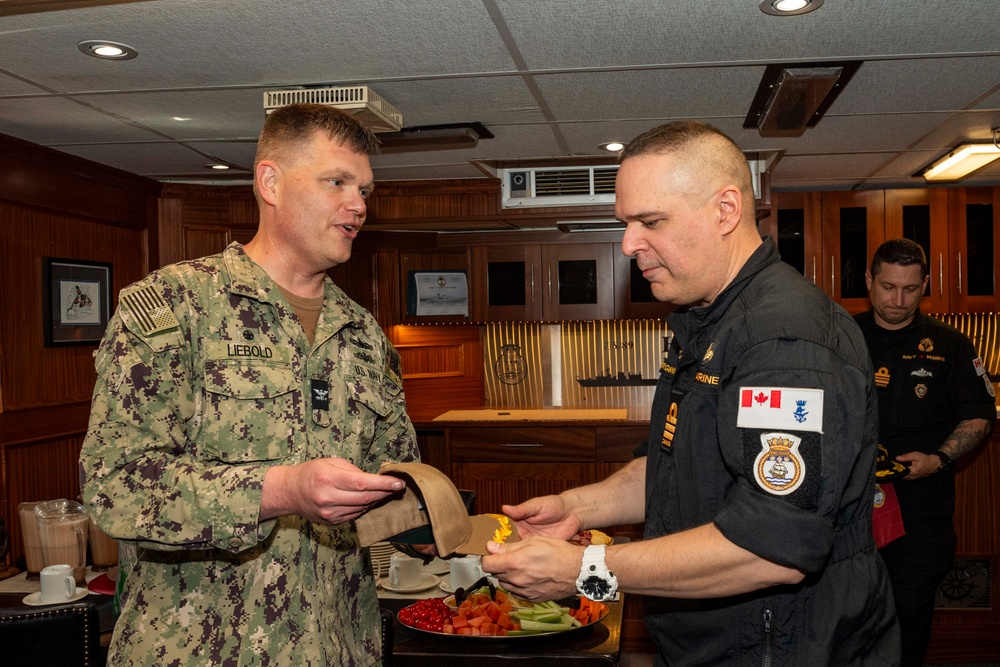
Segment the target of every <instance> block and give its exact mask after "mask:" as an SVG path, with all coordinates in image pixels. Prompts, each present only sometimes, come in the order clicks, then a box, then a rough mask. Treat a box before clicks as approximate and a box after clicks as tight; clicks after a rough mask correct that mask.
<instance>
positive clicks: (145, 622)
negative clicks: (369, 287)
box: [80, 243, 419, 667]
mask: <svg viewBox="0 0 1000 667" xmlns="http://www.w3.org/2000/svg"><path fill="white" fill-rule="evenodd" d="M325 289H326V293H325V300H324V308H323V312H322V314H321V316H320V319H319V323H318V325H317V329H316V337H315V344H314V345H312V346H310V345H309V344H308V341H307V340H306V336H305V332H304V331H303V329H302V327H301V326H300V325H299V322H298V319H297V318H296V317H295V316H294V315H293V313H292V310H291V307H290V306H289V305H288V304H287V302H286V301H285V299H284V297H283V296H282V295H281V293H280V292H279V290H278V287H277V286H276V285H275V283H274V282H273V281H271V280H270V278H268V277H267V275H266V274H264V272H263V270H262V269H260V268H259V267H258V266H257V265H256V264H255V263H254V262H253V261H251V259H250V258H249V257H248V256H247V255H246V254H245V252H244V251H243V248H242V246H240V245H239V244H236V243H234V244H232V245H231V246H230V247H229V248H227V249H226V250H225V251H224V252H223V253H221V254H219V255H214V256H211V257H206V258H202V259H198V260H193V261H188V262H182V263H180V264H175V265H172V266H168V267H165V268H163V269H160V270H158V271H156V272H154V273H153V274H151V275H150V276H148V277H147V278H146V279H144V280H143V281H141V282H139V283H137V284H136V285H134V286H132V287H129V288H127V289H126V290H123V292H122V296H121V299H120V304H119V308H118V311H117V312H116V313H115V316H114V317H113V318H112V321H111V323H110V325H109V326H108V330H107V332H106V334H105V336H104V340H103V341H102V342H101V345H100V347H99V349H98V350H97V352H96V354H95V358H96V366H97V372H98V375H99V377H98V380H97V385H96V387H95V390H94V399H93V406H92V410H91V417H90V427H89V430H88V432H87V437H86V439H85V441H84V444H83V451H82V453H81V457H80V461H81V466H82V468H83V472H84V475H85V478H86V482H85V486H84V501H85V503H86V504H87V505H88V507H89V508H90V511H91V512H92V514H93V516H94V517H95V519H96V521H97V523H98V524H99V525H100V527H101V529H102V530H104V531H105V532H106V533H108V534H109V535H111V536H113V537H115V538H118V539H121V540H127V541H134V542H127V544H130V545H134V546H135V547H136V548H135V552H136V554H137V558H135V559H129V561H128V562H125V563H123V567H125V568H127V570H128V573H127V577H126V579H125V584H124V588H123V591H122V600H121V602H122V610H121V617H120V618H119V621H118V622H117V624H116V626H115V634H114V638H113V640H112V648H111V652H110V656H109V664H110V665H117V666H125V665H129V666H138V665H149V666H153V665H155V666H156V667H191V666H193V665H211V666H212V667H218V666H229V665H274V666H277V665H281V666H282V667H284V666H287V665H316V666H320V665H322V666H323V667H327V666H328V665H371V664H378V663H379V661H380V659H381V655H380V653H381V645H380V637H379V635H380V620H379V615H378V602H377V599H376V596H375V585H374V581H373V578H372V572H371V566H370V564H369V561H368V557H367V550H366V549H362V548H360V547H359V546H358V541H357V535H356V532H355V530H354V526H353V523H347V524H342V525H338V526H329V525H320V524H315V523H311V522H309V521H307V520H305V519H303V518H301V517H298V516H285V517H281V518H279V519H272V520H269V521H264V522H262V523H258V511H259V507H260V498H261V487H262V484H263V479H264V473H265V472H266V470H267V469H268V467H269V466H272V465H277V464H286V465H291V464H296V463H300V462H303V461H306V460H309V459H314V458H320V457H342V458H344V459H347V460H348V461H350V462H352V463H353V464H355V465H357V466H358V467H359V468H361V469H362V470H365V471H368V472H377V471H378V468H379V465H380V464H381V463H382V461H386V460H392V461H413V460H417V459H418V458H419V455H418V451H417V446H416V437H415V434H414V431H413V425H412V424H411V423H410V420H409V418H408V417H407V415H406V405H405V401H404V397H403V391H402V380H401V376H400V369H399V356H398V354H397V353H396V351H395V349H394V348H393V347H392V345H391V344H390V343H389V341H388V340H387V339H386V337H385V335H384V334H383V332H382V331H381V329H380V328H379V327H378V325H377V323H376V322H375V320H374V318H373V317H372V316H371V315H370V314H369V313H368V312H366V311H365V310H364V309H362V308H361V307H360V306H358V305H357V304H355V303H354V302H353V301H351V300H350V299H349V298H347V296H346V295H344V293H343V292H342V291H341V290H340V289H339V288H337V287H336V286H335V285H334V284H333V283H332V282H331V281H330V280H329V279H327V280H326V287H325ZM159 299H162V301H163V303H158V300H159ZM163 306H166V307H167V308H168V310H166V309H164V308H163ZM315 380H319V381H321V383H320V384H317V383H315V382H314V381H315ZM322 381H325V382H327V383H328V387H329V396H328V404H327V405H325V406H324V404H323V401H322V399H323V398H324V396H323V395H322V391H318V390H317V389H316V387H320V388H321V387H322V386H323V385H322Z"/></svg>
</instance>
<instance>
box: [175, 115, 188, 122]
mask: <svg viewBox="0 0 1000 667" xmlns="http://www.w3.org/2000/svg"><path fill="white" fill-rule="evenodd" d="M170 119H171V120H176V121H181V122H183V121H185V120H191V119H190V118H185V117H184V116H171V117H170Z"/></svg>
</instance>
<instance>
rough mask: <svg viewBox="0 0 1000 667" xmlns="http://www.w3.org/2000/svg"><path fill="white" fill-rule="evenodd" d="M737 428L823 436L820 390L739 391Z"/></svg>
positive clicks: (754, 389) (746, 388)
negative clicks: (782, 430)
mask: <svg viewBox="0 0 1000 667" xmlns="http://www.w3.org/2000/svg"><path fill="white" fill-rule="evenodd" d="M739 400H740V407H739V412H738V413H737V415H736V426H738V427H739V428H767V429H770V428H780V429H791V430H793V431H814V432H816V433H822V432H823V390H822V389H803V388H801V387H740V396H739Z"/></svg>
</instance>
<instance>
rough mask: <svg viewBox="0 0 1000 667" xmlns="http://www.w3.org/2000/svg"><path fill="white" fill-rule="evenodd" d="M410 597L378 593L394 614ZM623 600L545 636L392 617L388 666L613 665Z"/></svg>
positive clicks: (618, 651) (617, 653) (618, 646)
mask: <svg viewBox="0 0 1000 667" xmlns="http://www.w3.org/2000/svg"><path fill="white" fill-rule="evenodd" d="M413 602H414V601H413V600H392V599H380V600H379V604H380V605H381V606H382V607H383V608H384V609H389V610H390V611H392V612H393V617H395V615H396V613H397V612H398V611H399V610H400V609H402V608H403V607H405V606H407V605H409V604H413ZM622 604H623V601H622V600H620V601H618V602H611V603H608V607H609V612H608V615H607V616H606V617H605V618H604V620H603V621H601V622H600V623H596V624H594V625H591V626H587V627H585V628H579V629H577V630H571V631H569V632H564V633H559V634H555V635H548V636H531V635H527V636H522V637H511V638H503V637H498V638H493V637H461V636H455V635H438V634H432V633H428V632H420V631H417V630H411V629H410V628H407V627H406V626H404V625H401V624H400V623H399V621H398V620H394V621H393V633H394V645H393V656H392V665H393V667H397V666H399V667H407V666H408V665H420V666H422V667H425V666H426V665H435V667H436V666H437V665H442V666H444V667H448V666H449V665H473V664H474V665H476V666H477V667H481V666H483V665H508V664H510V662H511V661H517V664H518V666H519V667H520V666H521V665H529V666H530V665H539V666H544V667H552V665H553V663H556V664H558V663H563V662H565V663H568V664H572V665H617V664H618V660H619V658H620V657H621V629H622Z"/></svg>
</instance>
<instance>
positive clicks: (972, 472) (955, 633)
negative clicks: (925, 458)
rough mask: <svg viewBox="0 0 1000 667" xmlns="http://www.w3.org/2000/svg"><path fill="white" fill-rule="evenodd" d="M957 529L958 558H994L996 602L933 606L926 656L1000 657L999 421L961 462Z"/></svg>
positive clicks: (953, 658)
mask: <svg viewBox="0 0 1000 667" xmlns="http://www.w3.org/2000/svg"><path fill="white" fill-rule="evenodd" d="M955 532H956V533H957V534H958V548H957V550H956V552H957V553H956V556H957V558H960V559H961V558H968V559H974V560H980V559H982V560H988V561H990V563H991V572H992V578H991V580H990V581H989V585H990V586H991V587H992V591H991V594H990V597H991V599H992V601H993V604H992V608H990V609H968V610H965V609H938V610H937V611H935V613H934V623H933V625H932V627H931V643H930V646H929V647H928V650H927V659H928V660H929V661H930V662H936V661H938V660H940V661H941V662H958V661H962V662H977V661H982V660H997V659H1000V422H997V423H994V425H993V432H992V433H991V434H990V437H989V440H988V441H987V442H985V443H983V444H981V445H980V446H979V448H978V449H977V450H976V451H974V452H973V453H972V454H969V455H967V456H965V457H963V458H962V459H960V460H959V462H958V471H957V473H956V475H955ZM975 592H976V593H980V592H981V591H975Z"/></svg>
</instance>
